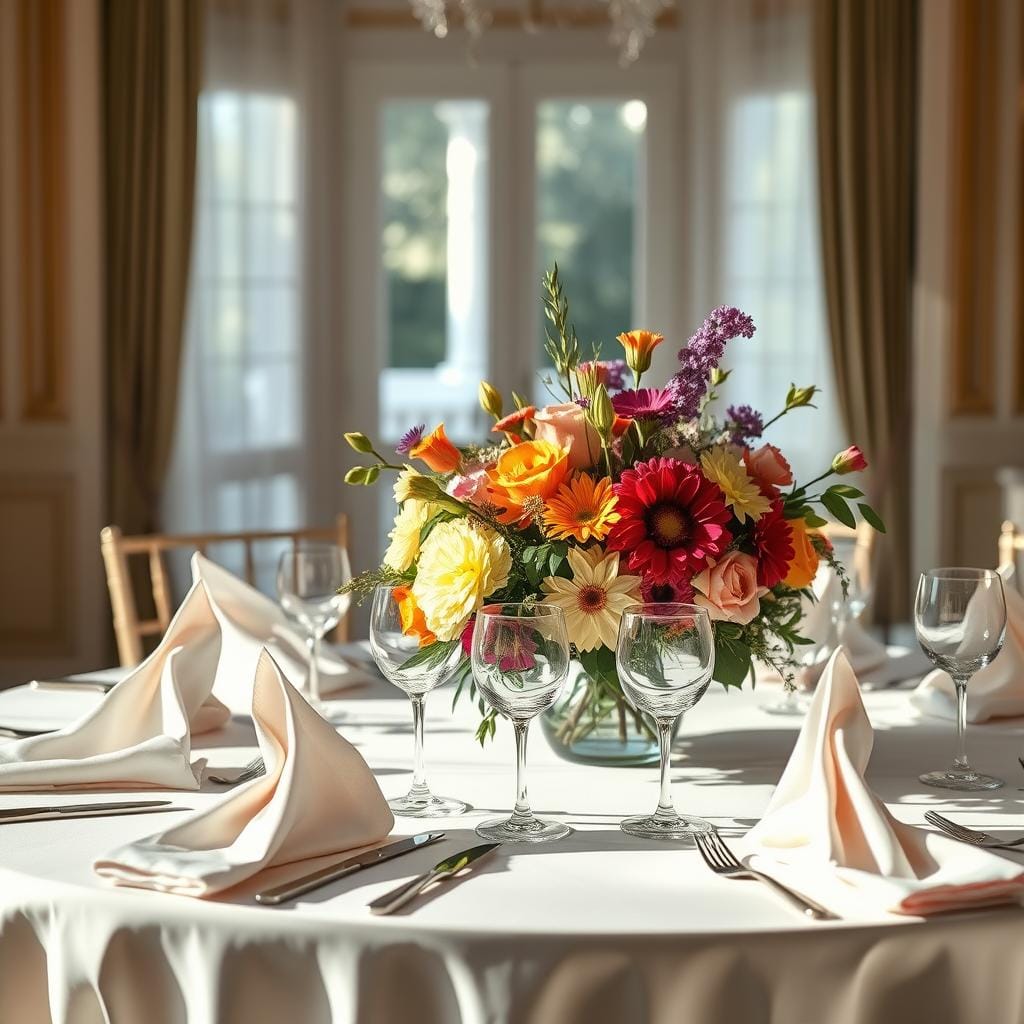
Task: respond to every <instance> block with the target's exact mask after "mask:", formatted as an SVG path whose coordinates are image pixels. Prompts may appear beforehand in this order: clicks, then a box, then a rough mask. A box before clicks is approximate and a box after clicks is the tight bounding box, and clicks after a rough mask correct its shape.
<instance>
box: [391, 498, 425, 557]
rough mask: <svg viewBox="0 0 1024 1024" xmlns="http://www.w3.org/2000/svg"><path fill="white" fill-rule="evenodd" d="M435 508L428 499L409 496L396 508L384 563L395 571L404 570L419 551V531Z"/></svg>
mask: <svg viewBox="0 0 1024 1024" xmlns="http://www.w3.org/2000/svg"><path fill="white" fill-rule="evenodd" d="M436 511H437V510H436V509H435V508H434V506H433V505H432V504H431V503H430V502H429V501H417V500H416V499H415V498H409V499H408V500H407V501H405V502H404V503H403V504H402V505H400V506H399V508H398V515H397V516H395V525H394V527H393V528H392V530H391V532H390V533H389V534H388V540H390V541H391V543H390V544H389V545H388V549H387V551H386V552H385V553H384V564H385V565H387V566H389V567H390V568H392V569H394V570H395V572H405V570H406V569H408V568H409V566H410V565H412V563H413V562H415V561H416V556H417V555H418V554H419V553H420V531H421V530H422V529H423V527H424V526H425V525H426V524H427V522H428V521H429V520H430V519H431V518H432V517H433V515H434V514H435V512H436Z"/></svg>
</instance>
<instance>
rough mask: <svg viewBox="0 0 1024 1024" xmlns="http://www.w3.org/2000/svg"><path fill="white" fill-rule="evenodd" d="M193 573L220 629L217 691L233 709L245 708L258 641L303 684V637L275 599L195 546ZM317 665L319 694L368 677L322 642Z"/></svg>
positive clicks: (307, 658)
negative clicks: (221, 660)
mask: <svg viewBox="0 0 1024 1024" xmlns="http://www.w3.org/2000/svg"><path fill="white" fill-rule="evenodd" d="M192 579H193V581H194V582H200V581H202V583H203V584H204V585H205V587H206V591H207V593H208V594H209V596H210V605H211V607H212V608H213V614H214V615H215V616H216V618H217V621H218V622H219V623H220V624H221V627H222V629H223V633H224V663H225V666H226V670H225V671H223V672H221V673H220V674H219V676H218V679H217V693H218V695H219V696H220V697H221V698H222V699H223V700H224V701H225V702H226V703H227V704H228V706H229V707H230V708H231V710H232V711H240V712H248V710H249V705H250V703H251V701H252V679H253V673H254V672H255V670H256V659H257V657H258V656H259V652H260V649H261V647H266V648H267V650H268V651H269V652H270V653H271V654H272V655H273V656H274V659H275V660H276V661H277V663H278V666H279V667H280V668H281V671H282V672H284V674H285V676H286V677H287V679H288V681H289V682H290V683H291V684H292V685H293V686H295V687H297V688H298V689H300V690H302V689H304V688H305V686H306V680H307V677H308V675H309V662H310V654H309V649H308V647H307V645H306V638H305V637H304V636H303V635H302V634H301V633H300V632H299V631H298V630H296V629H295V627H294V626H293V625H292V624H291V623H290V622H289V621H288V618H287V616H286V615H285V614H284V612H283V611H282V610H281V608H280V606H279V605H278V604H277V603H276V602H274V601H272V600H271V599H270V598H269V597H267V596H266V595H265V594H262V593H260V591H259V590H257V589H256V588H255V587H251V586H249V584H248V583H246V582H245V581H244V580H240V579H239V578H238V577H237V576H235V575H233V574H232V573H230V572H228V570H227V569H225V568H223V567H222V566H220V565H217V563H216V562H211V561H210V559H208V558H206V557H205V556H204V555H201V554H200V553H199V552H198V551H197V552H196V553H195V554H194V555H193V556H192ZM254 641H255V642H254ZM317 665H318V667H319V669H320V692H321V693H324V694H328V693H333V692H335V691H337V690H341V689H343V688H345V687H348V686H354V685H356V684H358V683H365V682H368V681H369V680H370V679H371V676H369V675H367V674H366V673H365V672H361V671H359V670H358V669H357V668H354V667H353V666H352V665H350V664H349V663H348V662H347V661H345V660H344V659H342V658H341V657H339V656H338V655H337V654H335V653H334V652H333V651H332V650H330V649H329V648H326V647H324V646H321V649H320V659H319V661H318V662H317ZM227 666H230V668H227Z"/></svg>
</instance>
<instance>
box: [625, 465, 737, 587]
mask: <svg viewBox="0 0 1024 1024" xmlns="http://www.w3.org/2000/svg"><path fill="white" fill-rule="evenodd" d="M615 494H616V495H617V496H618V499H619V502H618V505H616V511H617V512H618V513H619V514H620V515H621V519H620V520H619V521H618V522H617V523H616V524H615V525H614V526H613V527H612V529H611V532H610V533H609V534H608V544H607V546H608V548H609V549H610V550H612V551H625V552H628V565H629V571H630V572H633V573H638V574H640V575H642V576H643V577H644V578H645V579H648V578H649V579H650V581H651V583H655V584H656V583H670V582H676V581H678V580H689V579H691V578H692V577H693V576H694V575H695V574H696V573H698V572H700V571H701V570H702V569H703V568H704V566H705V563H706V562H707V560H708V559H709V558H718V556H719V555H721V554H722V552H723V551H724V550H725V549H726V548H727V547H728V546H729V544H730V542H731V541H732V534H731V533H729V531H728V530H727V529H726V528H725V524H726V523H727V522H728V521H729V518H730V512H729V510H728V509H727V508H726V507H725V502H724V501H723V500H722V492H721V491H720V490H719V489H718V488H717V487H716V486H715V485H714V484H713V483H711V482H710V481H709V480H707V479H706V478H705V477H704V474H703V473H701V471H700V470H699V469H698V468H697V467H696V466H694V465H691V464H690V463H688V462H680V461H679V460H678V459H666V458H656V459H649V460H648V461H647V462H641V463H639V464H638V465H636V466H635V467H634V468H633V469H627V470H626V471H625V472H624V473H623V474H622V479H621V480H620V481H619V482H618V483H617V484H616V485H615Z"/></svg>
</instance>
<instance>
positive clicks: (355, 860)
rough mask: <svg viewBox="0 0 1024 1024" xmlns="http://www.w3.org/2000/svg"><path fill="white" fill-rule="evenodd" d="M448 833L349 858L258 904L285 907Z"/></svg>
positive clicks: (264, 895) (270, 892)
mask: <svg viewBox="0 0 1024 1024" xmlns="http://www.w3.org/2000/svg"><path fill="white" fill-rule="evenodd" d="M444 837H445V833H444V832H421V833H420V834H419V835H416V836H410V837H409V838H408V839H400V840H399V841H398V842H397V843H389V844H388V845H387V846H379V847H377V849H376V850H370V851H369V852H368V853H360V854H359V855H358V856H356V857H348V858H346V859H345V860H341V861H338V862H337V863H335V864H328V865H327V867H325V868H321V869H320V870H319V871H314V872H312V873H311V874H308V875H303V876H302V877H301V878H296V879H293V880H292V881H291V882H285V883H284V884H283V885H278V886H275V887H274V888H273V889H267V890H265V891H264V892H259V893H257V894H256V902H257V903H260V904H263V905H264V906H276V905H277V904H278V903H284V902H285V900H291V899H294V898H295V897H296V896H301V895H302V894H303V893H307V892H309V891H310V890H312V889H319V888H320V886H322V885H327V884H328V883H329V882H336V881H337V880H338V879H339V878H345V877H347V876H348V875H352V874H355V872H357V871H362V869H363V868H369V867H373V865H374V864H382V863H383V862H384V861H386V860H391V858H392V857H400V856H401V855H402V854H403V853H411V852H412V851H413V850H419V849H420V848H421V847H424V846H429V845H430V844H431V843H436V842H437V841H438V840H439V839H444Z"/></svg>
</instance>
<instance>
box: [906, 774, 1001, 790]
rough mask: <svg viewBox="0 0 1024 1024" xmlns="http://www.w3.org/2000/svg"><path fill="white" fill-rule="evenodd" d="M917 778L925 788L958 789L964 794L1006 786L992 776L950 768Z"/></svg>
mask: <svg viewBox="0 0 1024 1024" xmlns="http://www.w3.org/2000/svg"><path fill="white" fill-rule="evenodd" d="M919 778H920V780H921V781H922V782H923V783H924V784H925V785H926V786H935V787H936V788H937V789H958V790H961V791H965V792H972V791H976V790H981V789H999V787H1000V786H1005V785H1006V783H1005V782H1003V780H1002V779H997V778H996V777H995V776H994V775H982V774H981V773H980V772H963V771H956V770H954V769H952V768H947V769H946V770H945V771H940V772H926V773H925V774H924V775H921V776H919Z"/></svg>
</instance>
